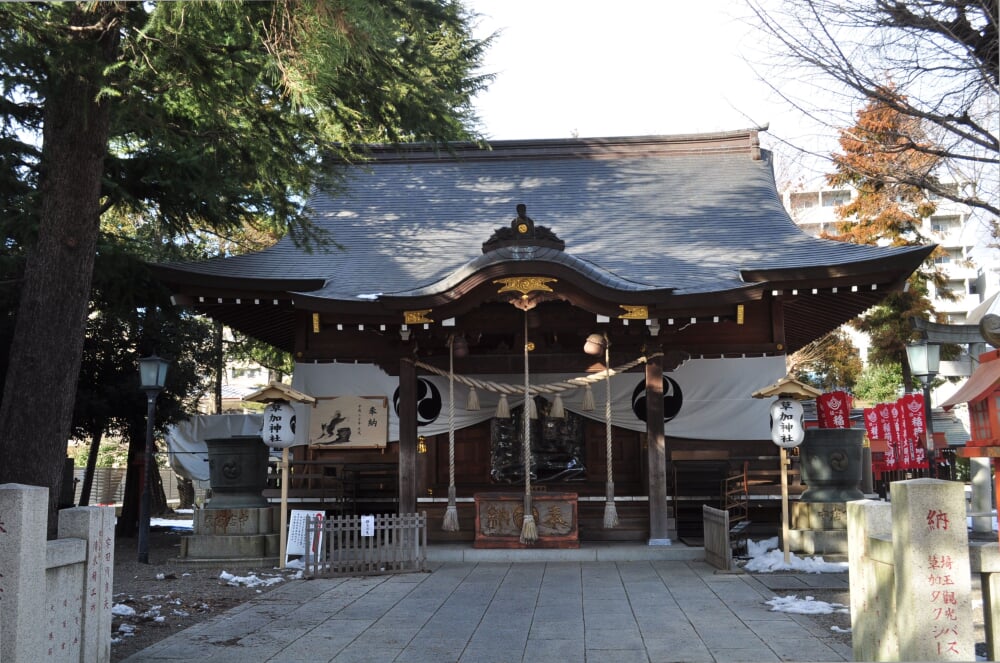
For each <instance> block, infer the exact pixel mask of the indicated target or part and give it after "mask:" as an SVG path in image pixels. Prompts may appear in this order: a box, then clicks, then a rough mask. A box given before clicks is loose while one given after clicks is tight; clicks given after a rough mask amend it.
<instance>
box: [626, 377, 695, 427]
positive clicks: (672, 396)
mask: <svg viewBox="0 0 1000 663" xmlns="http://www.w3.org/2000/svg"><path fill="white" fill-rule="evenodd" d="M683 404H684V394H683V393H681V386H680V385H679V384H677V380H674V379H673V378H669V377H667V376H666V375H664V376H663V421H670V420H671V419H673V418H674V417H676V416H677V413H678V412H680V411H681V405H683ZM632 412H634V413H635V416H636V417H638V418H639V420H640V421H646V381H645V380H639V384H637V385H636V386H635V389H634V390H633V391H632Z"/></svg>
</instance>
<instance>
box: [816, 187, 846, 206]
mask: <svg viewBox="0 0 1000 663" xmlns="http://www.w3.org/2000/svg"><path fill="white" fill-rule="evenodd" d="M849 202H851V192H850V191H847V190H844V189H839V190H837V191H824V192H823V207H839V206H841V205H846V204H847V203H849Z"/></svg>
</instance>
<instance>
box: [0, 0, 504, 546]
mask: <svg viewBox="0 0 1000 663" xmlns="http://www.w3.org/2000/svg"><path fill="white" fill-rule="evenodd" d="M469 20H470V18H469V17H468V16H467V15H466V14H465V13H464V12H463V10H462V9H461V6H460V5H458V4H457V3H455V2H451V1H449V0H387V1H386V2H379V3H371V2H367V1H365V0H341V1H339V2H338V1H334V0H280V1H278V2H273V3H263V2H236V1H233V2H162V3H133V2H86V3H84V2H77V3H74V2H67V3H2V4H0V56H2V57H0V104H2V107H3V113H4V120H5V121H4V122H3V123H2V124H0V143H2V144H3V146H4V149H3V151H2V154H3V157H2V160H0V205H2V210H3V212H4V213H3V214H2V215H0V224H2V228H3V230H4V233H5V235H4V239H5V243H4V246H3V249H2V250H3V251H4V253H5V257H15V258H19V257H21V256H24V261H23V265H24V267H23V272H18V273H11V276H10V280H8V282H7V287H8V288H10V289H11V290H14V291H15V292H5V293H4V295H3V299H4V300H5V301H7V302H8V303H11V304H12V305H13V301H14V300H17V304H16V306H17V309H16V310H17V314H16V320H15V324H14V330H13V335H12V341H11V349H10V356H9V363H8V366H7V372H6V380H5V384H4V391H3V400H2V403H0V483H6V482H19V483H28V484H34V485H42V486H47V487H48V488H49V491H50V493H49V495H50V519H49V532H50V534H52V533H54V528H55V517H54V514H55V506H56V501H57V498H58V495H59V488H60V484H61V482H62V474H61V468H62V465H63V463H62V459H63V458H64V457H65V452H66V441H67V439H68V437H69V434H70V427H71V421H72V414H73V403H74V394H75V392H76V384H77V378H78V375H79V373H80V363H81V356H82V350H83V342H84V338H85V331H86V321H87V316H88V301H89V295H90V288H91V280H92V275H93V272H94V257H95V255H96V253H97V250H98V236H99V222H100V219H101V217H102V215H104V214H106V213H107V212H109V210H116V211H118V212H119V213H121V214H124V215H129V216H132V217H134V218H145V219H155V220H156V222H157V224H159V226H158V227H159V228H161V230H162V235H161V238H160V241H161V242H163V243H170V242H172V241H175V240H176V239H177V238H183V237H185V236H187V235H189V234H191V233H193V232H196V231H198V230H199V229H205V228H212V229H215V230H216V231H219V232H223V233H224V232H226V231H229V230H232V229H235V228H240V227H241V226H243V225H244V224H247V223H257V224H261V225H263V226H266V227H269V228H271V229H273V230H275V231H276V232H286V231H287V232H291V233H293V235H294V236H295V237H296V238H298V239H300V240H302V241H324V240H325V241H329V238H319V237H316V236H315V235H314V233H312V231H311V229H310V227H309V223H308V213H307V210H306V209H305V207H304V204H303V201H304V200H305V199H306V197H307V195H308V192H309V190H310V188H311V187H313V186H315V185H323V184H330V185H332V184H333V183H335V182H336V178H337V177H338V176H339V174H340V173H342V172H343V171H342V169H338V168H337V166H338V165H339V164H343V163H344V162H345V161H350V160H358V159H360V158H362V157H363V154H361V153H358V152H356V151H353V150H349V149H348V148H347V147H346V146H348V145H352V144H357V143H364V142H369V141H383V142H396V141H409V140H433V141H438V140H446V139H457V138H467V137H469V136H470V131H471V130H473V128H474V122H475V118H474V117H473V115H472V112H471V98H472V95H473V94H474V93H475V92H476V91H477V90H478V89H480V88H481V87H483V86H484V85H485V83H486V82H487V78H486V77H483V76H481V75H478V74H477V73H476V68H477V66H478V65H479V64H480V60H481V58H482V55H483V51H484V49H485V47H486V43H485V42H481V41H476V40H474V39H472V38H471V36H470V27H469ZM38 137H40V139H41V140H40V142H39V140H38ZM16 264H17V261H16V260H15V261H11V262H10V263H8V264H6V265H5V266H6V267H13V266H14V265H16ZM8 273H10V272H8ZM8 315H10V312H8ZM155 349H156V348H149V350H155ZM136 356H137V357H138V356H139V353H138V352H137V353H136Z"/></svg>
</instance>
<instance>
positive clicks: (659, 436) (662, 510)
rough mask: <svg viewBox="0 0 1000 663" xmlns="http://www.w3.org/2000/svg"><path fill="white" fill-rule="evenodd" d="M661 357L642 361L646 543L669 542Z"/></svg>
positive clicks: (661, 543)
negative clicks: (647, 534)
mask: <svg viewBox="0 0 1000 663" xmlns="http://www.w3.org/2000/svg"><path fill="white" fill-rule="evenodd" d="M661 359H662V357H654V358H652V359H650V360H649V361H648V362H646V441H647V444H646V460H647V463H646V466H647V468H648V469H647V471H648V476H649V543H650V545H656V544H660V545H663V544H665V543H667V542H668V541H669V540H670V531H669V529H670V526H669V519H668V515H669V514H668V512H667V453H666V441H665V438H664V435H663V365H662V363H661Z"/></svg>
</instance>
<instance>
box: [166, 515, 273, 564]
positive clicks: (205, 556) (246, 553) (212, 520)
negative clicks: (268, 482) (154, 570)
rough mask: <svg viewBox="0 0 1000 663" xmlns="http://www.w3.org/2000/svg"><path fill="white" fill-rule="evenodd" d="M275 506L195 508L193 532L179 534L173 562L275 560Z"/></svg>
mask: <svg viewBox="0 0 1000 663" xmlns="http://www.w3.org/2000/svg"><path fill="white" fill-rule="evenodd" d="M278 515H279V512H278V507H271V506H269V507H261V508H243V509H198V510H197V511H195V514H194V533H193V534H191V535H189V536H183V537H181V549H180V554H179V555H178V556H177V557H176V558H175V559H173V560H171V561H173V562H178V563H183V564H201V565H205V566H211V565H218V564H219V563H221V562H226V563H231V564H241V565H246V566H265V565H274V564H277V563H278V560H279V558H280V542H279V538H280V534H279V529H280V526H279V517H278Z"/></svg>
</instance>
